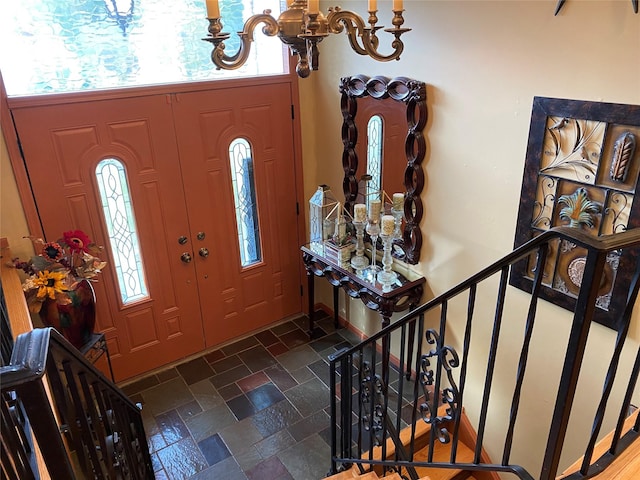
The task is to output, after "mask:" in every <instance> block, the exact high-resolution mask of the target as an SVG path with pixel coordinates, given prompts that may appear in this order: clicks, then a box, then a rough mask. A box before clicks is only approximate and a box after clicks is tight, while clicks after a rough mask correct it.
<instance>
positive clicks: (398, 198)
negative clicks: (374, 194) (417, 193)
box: [393, 193, 404, 210]
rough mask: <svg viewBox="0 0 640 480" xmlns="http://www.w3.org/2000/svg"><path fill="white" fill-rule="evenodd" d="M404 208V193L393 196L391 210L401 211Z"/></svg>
mask: <svg viewBox="0 0 640 480" xmlns="http://www.w3.org/2000/svg"><path fill="white" fill-rule="evenodd" d="M403 206H404V193H394V194H393V208H394V209H395V210H402V207H403Z"/></svg>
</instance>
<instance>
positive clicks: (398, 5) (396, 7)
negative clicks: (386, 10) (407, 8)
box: [393, 0, 402, 12]
mask: <svg viewBox="0 0 640 480" xmlns="http://www.w3.org/2000/svg"><path fill="white" fill-rule="evenodd" d="M400 10H402V0H393V11H394V12H398V11H400Z"/></svg>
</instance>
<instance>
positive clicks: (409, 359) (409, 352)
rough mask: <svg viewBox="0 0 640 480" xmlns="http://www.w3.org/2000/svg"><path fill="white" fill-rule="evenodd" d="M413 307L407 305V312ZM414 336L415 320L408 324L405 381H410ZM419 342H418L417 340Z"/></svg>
mask: <svg viewBox="0 0 640 480" xmlns="http://www.w3.org/2000/svg"><path fill="white" fill-rule="evenodd" d="M414 308H416V306H415V305H413V304H412V305H409V311H410V312H411V311H412V310H413V309H414ZM415 335H416V320H415V318H414V319H413V320H411V321H410V322H409V344H408V345H407V365H406V374H405V376H406V377H407V380H411V362H412V357H413V344H414V343H415V341H416V339H415V338H413V337H414V336H415ZM418 341H420V340H418Z"/></svg>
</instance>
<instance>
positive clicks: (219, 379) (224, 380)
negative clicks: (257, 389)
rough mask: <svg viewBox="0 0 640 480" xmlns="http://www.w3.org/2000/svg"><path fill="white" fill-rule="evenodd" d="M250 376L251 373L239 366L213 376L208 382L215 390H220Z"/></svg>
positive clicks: (244, 367)
mask: <svg viewBox="0 0 640 480" xmlns="http://www.w3.org/2000/svg"><path fill="white" fill-rule="evenodd" d="M249 375H251V371H250V370H249V369H248V368H247V367H246V366H245V365H239V366H237V367H235V368H232V369H231V370H228V371H226V372H223V373H220V374H218V375H214V376H213V377H211V378H210V379H209V380H210V381H211V383H212V384H213V386H214V387H216V388H221V387H224V386H227V385H229V384H230V383H234V382H236V381H238V380H240V379H242V378H244V377H247V376H249Z"/></svg>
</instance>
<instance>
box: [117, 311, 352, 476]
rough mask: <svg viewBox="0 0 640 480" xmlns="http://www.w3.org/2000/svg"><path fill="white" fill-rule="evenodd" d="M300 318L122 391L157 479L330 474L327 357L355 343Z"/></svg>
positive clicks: (323, 321)
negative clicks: (137, 411) (311, 329)
mask: <svg viewBox="0 0 640 480" xmlns="http://www.w3.org/2000/svg"><path fill="white" fill-rule="evenodd" d="M316 315H317V316H316V318H317V319H318V320H317V325H318V326H319V328H320V333H321V334H323V336H322V337H321V338H318V339H315V340H313V341H310V340H309V337H308V336H307V334H306V329H307V326H308V320H307V317H306V316H301V317H299V318H297V319H295V320H292V321H287V322H285V323H282V324H280V325H277V326H275V327H273V328H270V329H268V330H264V331H262V332H260V333H257V334H255V335H253V336H250V337H248V338H245V339H242V340H239V341H237V342H235V343H232V344H230V345H227V346H224V347H222V348H220V349H219V350H215V351H213V352H209V353H207V354H205V355H203V356H201V357H198V358H196V359H194V360H190V361H188V362H186V363H182V364H179V365H177V366H175V367H171V368H168V369H166V370H163V371H161V372H158V373H155V374H153V375H149V376H148V377H144V378H142V379H139V380H137V381H135V382H134V383H131V384H128V385H125V386H124V387H123V390H124V391H125V393H127V395H129V396H130V398H131V399H132V400H133V401H134V402H140V403H141V404H142V405H143V409H142V415H143V418H144V422H145V430H146V433H147V439H148V443H149V449H150V452H151V458H152V461H153V465H154V470H155V476H156V479H158V480H182V479H189V480H205V479H207V480H208V479H212V480H214V479H221V480H236V479H237V480H240V479H241V480H247V479H248V480H280V479H282V480H285V479H295V480H315V479H321V478H323V477H325V476H326V474H327V472H328V471H329V467H330V457H331V456H330V447H329V441H330V440H329V423H330V422H329V413H328V412H329V408H328V407H329V387H328V386H327V383H328V373H329V368H328V360H327V356H328V355H329V354H331V353H333V352H335V351H336V350H337V349H340V348H342V347H345V346H350V345H352V344H356V343H357V342H359V339H358V338H357V336H356V335H355V334H353V333H352V332H350V331H349V330H346V329H340V330H337V331H336V330H335V329H334V328H333V320H332V319H331V318H329V317H327V316H326V315H324V314H322V313H317V314H316Z"/></svg>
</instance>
